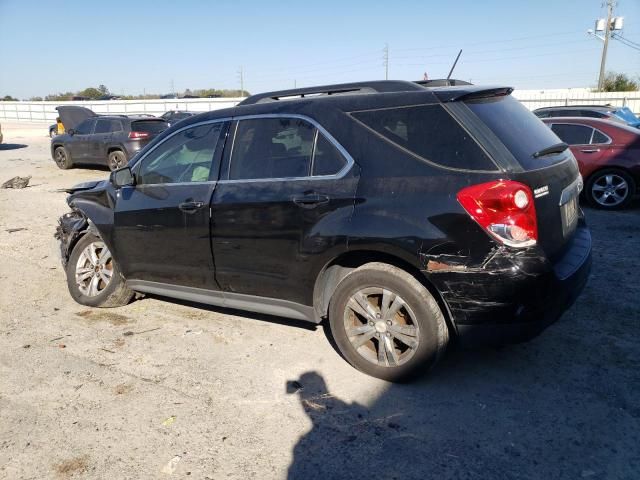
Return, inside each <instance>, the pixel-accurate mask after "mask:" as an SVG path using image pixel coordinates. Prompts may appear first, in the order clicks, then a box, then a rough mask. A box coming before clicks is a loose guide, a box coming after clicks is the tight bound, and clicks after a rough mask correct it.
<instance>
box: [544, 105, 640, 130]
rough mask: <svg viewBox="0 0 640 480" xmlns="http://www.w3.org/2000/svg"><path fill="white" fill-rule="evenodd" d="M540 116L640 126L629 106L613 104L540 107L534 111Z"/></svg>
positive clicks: (639, 119)
mask: <svg viewBox="0 0 640 480" xmlns="http://www.w3.org/2000/svg"><path fill="white" fill-rule="evenodd" d="M533 113H534V114H535V115H536V116H537V117H538V118H552V117H554V118H557V117H591V118H601V119H604V120H611V121H612V122H617V123H622V124H625V125H629V126H630V127H635V128H640V118H638V117H637V116H636V115H635V114H634V113H633V112H632V111H631V109H630V108H629V107H614V106H612V105H570V106H557V107H544V108H538V109H536V110H534V111H533Z"/></svg>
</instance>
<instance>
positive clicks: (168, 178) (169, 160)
mask: <svg viewBox="0 0 640 480" xmlns="http://www.w3.org/2000/svg"><path fill="white" fill-rule="evenodd" d="M221 129H222V123H212V124H208V125H200V126H198V127H193V128H189V129H186V130H183V131H182V132H179V133H176V134H175V135H173V136H172V137H170V138H169V139H167V140H166V141H164V142H163V143H161V144H160V145H159V146H158V147H157V148H156V149H155V150H153V151H152V152H151V153H149V155H147V156H146V157H145V158H144V159H143V160H142V165H141V167H140V170H139V172H138V183H141V184H158V183H162V184H165V183H183V182H206V181H208V180H209V174H210V172H211V168H212V165H213V154H214V152H215V149H216V145H217V143H218V138H219V137H220V131H221Z"/></svg>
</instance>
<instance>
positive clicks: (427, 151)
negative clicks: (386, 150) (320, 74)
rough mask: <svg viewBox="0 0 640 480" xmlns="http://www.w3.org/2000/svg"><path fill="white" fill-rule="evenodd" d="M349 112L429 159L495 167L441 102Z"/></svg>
mask: <svg viewBox="0 0 640 480" xmlns="http://www.w3.org/2000/svg"><path fill="white" fill-rule="evenodd" d="M351 115H352V116H353V117H354V118H355V119H356V120H358V121H360V122H362V123H363V124H364V125H366V126H367V127H369V128H370V129H372V130H373V131H375V132H376V133H378V134H379V135H381V136H382V137H384V138H385V139H386V140H388V141H390V142H391V143H393V144H394V145H396V146H399V147H401V148H402V149H404V150H406V151H408V152H410V153H412V154H413V155H415V156H417V157H419V158H422V159H424V160H427V161H428V162H431V163H434V164H437V165H440V166H443V167H447V168H455V169H459V170H477V171H496V170H497V167H496V165H495V164H494V163H493V161H492V160H491V159H490V158H489V157H488V156H487V154H486V153H485V152H484V150H483V149H482V148H480V146H479V145H478V144H477V143H476V141H475V140H474V139H473V138H472V137H471V135H470V134H469V133H468V132H467V131H466V130H465V129H464V128H462V126H460V124H459V123H458V122H457V121H456V120H455V119H454V118H453V117H452V116H451V115H450V114H449V112H447V111H446V110H445V109H444V108H443V107H442V106H441V105H416V106H410V107H398V108H385V109H378V110H366V111H359V112H353V113H352V114H351Z"/></svg>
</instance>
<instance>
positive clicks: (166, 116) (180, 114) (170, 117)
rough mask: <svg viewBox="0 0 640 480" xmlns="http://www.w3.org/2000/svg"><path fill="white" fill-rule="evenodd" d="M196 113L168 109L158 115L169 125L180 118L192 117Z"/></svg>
mask: <svg viewBox="0 0 640 480" xmlns="http://www.w3.org/2000/svg"><path fill="white" fill-rule="evenodd" d="M194 115H197V114H196V113H195V112H186V111H184V110H169V111H168V112H165V113H163V114H162V115H160V118H162V119H163V120H164V121H165V122H167V123H168V124H169V126H171V125H174V124H176V123H177V122H179V121H180V120H184V119H185V118H189V117H193V116H194Z"/></svg>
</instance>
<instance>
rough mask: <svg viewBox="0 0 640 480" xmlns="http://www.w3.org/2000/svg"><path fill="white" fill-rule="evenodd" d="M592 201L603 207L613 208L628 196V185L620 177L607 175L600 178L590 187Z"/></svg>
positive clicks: (613, 174)
mask: <svg viewBox="0 0 640 480" xmlns="http://www.w3.org/2000/svg"><path fill="white" fill-rule="evenodd" d="M591 194H592V195H593V199H594V200H595V201H596V202H598V203H599V204H600V205H603V206H605V207H615V206H616V205H620V204H621V203H622V202H624V201H625V200H626V198H627V195H629V184H628V183H627V181H626V180H625V179H624V178H622V177H621V176H620V175H616V174H615V173H608V174H606V175H603V176H601V177H600V178H598V179H597V180H596V181H595V182H593V185H592V186H591Z"/></svg>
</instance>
